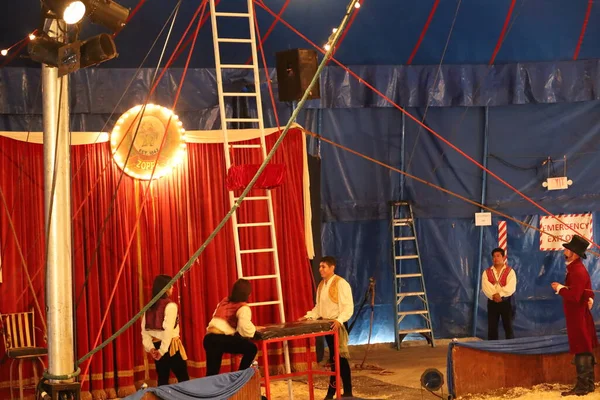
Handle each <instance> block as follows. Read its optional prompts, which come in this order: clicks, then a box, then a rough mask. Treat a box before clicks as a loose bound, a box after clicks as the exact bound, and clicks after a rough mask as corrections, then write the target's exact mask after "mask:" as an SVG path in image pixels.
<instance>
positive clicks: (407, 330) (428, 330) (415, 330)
mask: <svg viewBox="0 0 600 400" xmlns="http://www.w3.org/2000/svg"><path fill="white" fill-rule="evenodd" d="M427 332H431V329H404V330H401V331H398V333H399V334H401V335H408V334H409V333H427Z"/></svg>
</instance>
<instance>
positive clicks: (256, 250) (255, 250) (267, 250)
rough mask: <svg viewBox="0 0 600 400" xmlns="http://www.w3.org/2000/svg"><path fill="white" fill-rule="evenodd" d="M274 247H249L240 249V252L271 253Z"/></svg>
mask: <svg viewBox="0 0 600 400" xmlns="http://www.w3.org/2000/svg"><path fill="white" fill-rule="evenodd" d="M274 251H275V249H273V248H271V249H251V250H240V254H252V253H272V252H274Z"/></svg>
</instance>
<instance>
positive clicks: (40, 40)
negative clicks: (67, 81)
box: [28, 33, 118, 76]
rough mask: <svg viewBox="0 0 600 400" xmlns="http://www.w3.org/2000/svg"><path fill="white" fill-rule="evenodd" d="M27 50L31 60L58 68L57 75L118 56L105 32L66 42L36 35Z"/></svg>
mask: <svg viewBox="0 0 600 400" xmlns="http://www.w3.org/2000/svg"><path fill="white" fill-rule="evenodd" d="M28 50H29V56H30V57H31V59H32V60H33V61H37V62H39V63H43V64H47V65H49V66H51V67H56V68H58V76H63V75H66V74H70V73H71V72H75V71H77V70H78V69H80V68H87V67H91V66H93V65H98V64H100V63H103V62H104V61H108V60H111V59H113V58H115V57H117V56H118V53H117V48H116V46H115V42H114V40H113V38H112V36H111V35H109V34H106V33H101V34H100V35H97V36H94V37H92V38H90V39H88V40H86V41H83V42H82V41H76V42H73V43H68V44H65V43H61V42H59V41H57V40H55V39H51V38H48V37H36V38H35V39H34V40H32V41H30V42H29V46H28Z"/></svg>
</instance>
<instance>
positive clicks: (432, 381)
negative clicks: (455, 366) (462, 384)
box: [421, 368, 444, 398]
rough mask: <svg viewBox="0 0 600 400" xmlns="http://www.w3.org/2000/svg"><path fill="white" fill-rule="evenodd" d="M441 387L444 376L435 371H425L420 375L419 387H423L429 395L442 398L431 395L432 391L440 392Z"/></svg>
mask: <svg viewBox="0 0 600 400" xmlns="http://www.w3.org/2000/svg"><path fill="white" fill-rule="evenodd" d="M442 386H444V375H443V374H442V373H441V372H440V371H438V370H437V369H435V368H429V369H426V370H425V372H423V374H422V375H421V387H423V388H424V389H425V390H427V391H428V392H430V393H431V394H434V395H436V396H438V397H440V398H443V396H439V395H438V394H436V393H433V392H434V391H437V390H440V389H441V388H442ZM442 394H443V392H442Z"/></svg>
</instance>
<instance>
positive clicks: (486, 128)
mask: <svg viewBox="0 0 600 400" xmlns="http://www.w3.org/2000/svg"><path fill="white" fill-rule="evenodd" d="M488 135H489V108H488V107H484V128H483V160H482V164H483V166H484V167H485V168H487V159H488ZM486 197H487V172H486V170H483V174H482V176H481V204H483V205H485V199H486ZM481 211H484V209H483V208H482V209H481ZM484 229H485V227H483V226H481V227H479V251H478V253H477V255H478V257H477V259H478V260H479V261H478V263H477V273H476V274H475V282H476V284H475V293H474V295H473V298H474V300H475V304H474V308H473V335H472V336H476V334H477V311H478V309H479V292H480V290H481V263H482V261H481V259H482V258H483V230H484Z"/></svg>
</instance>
